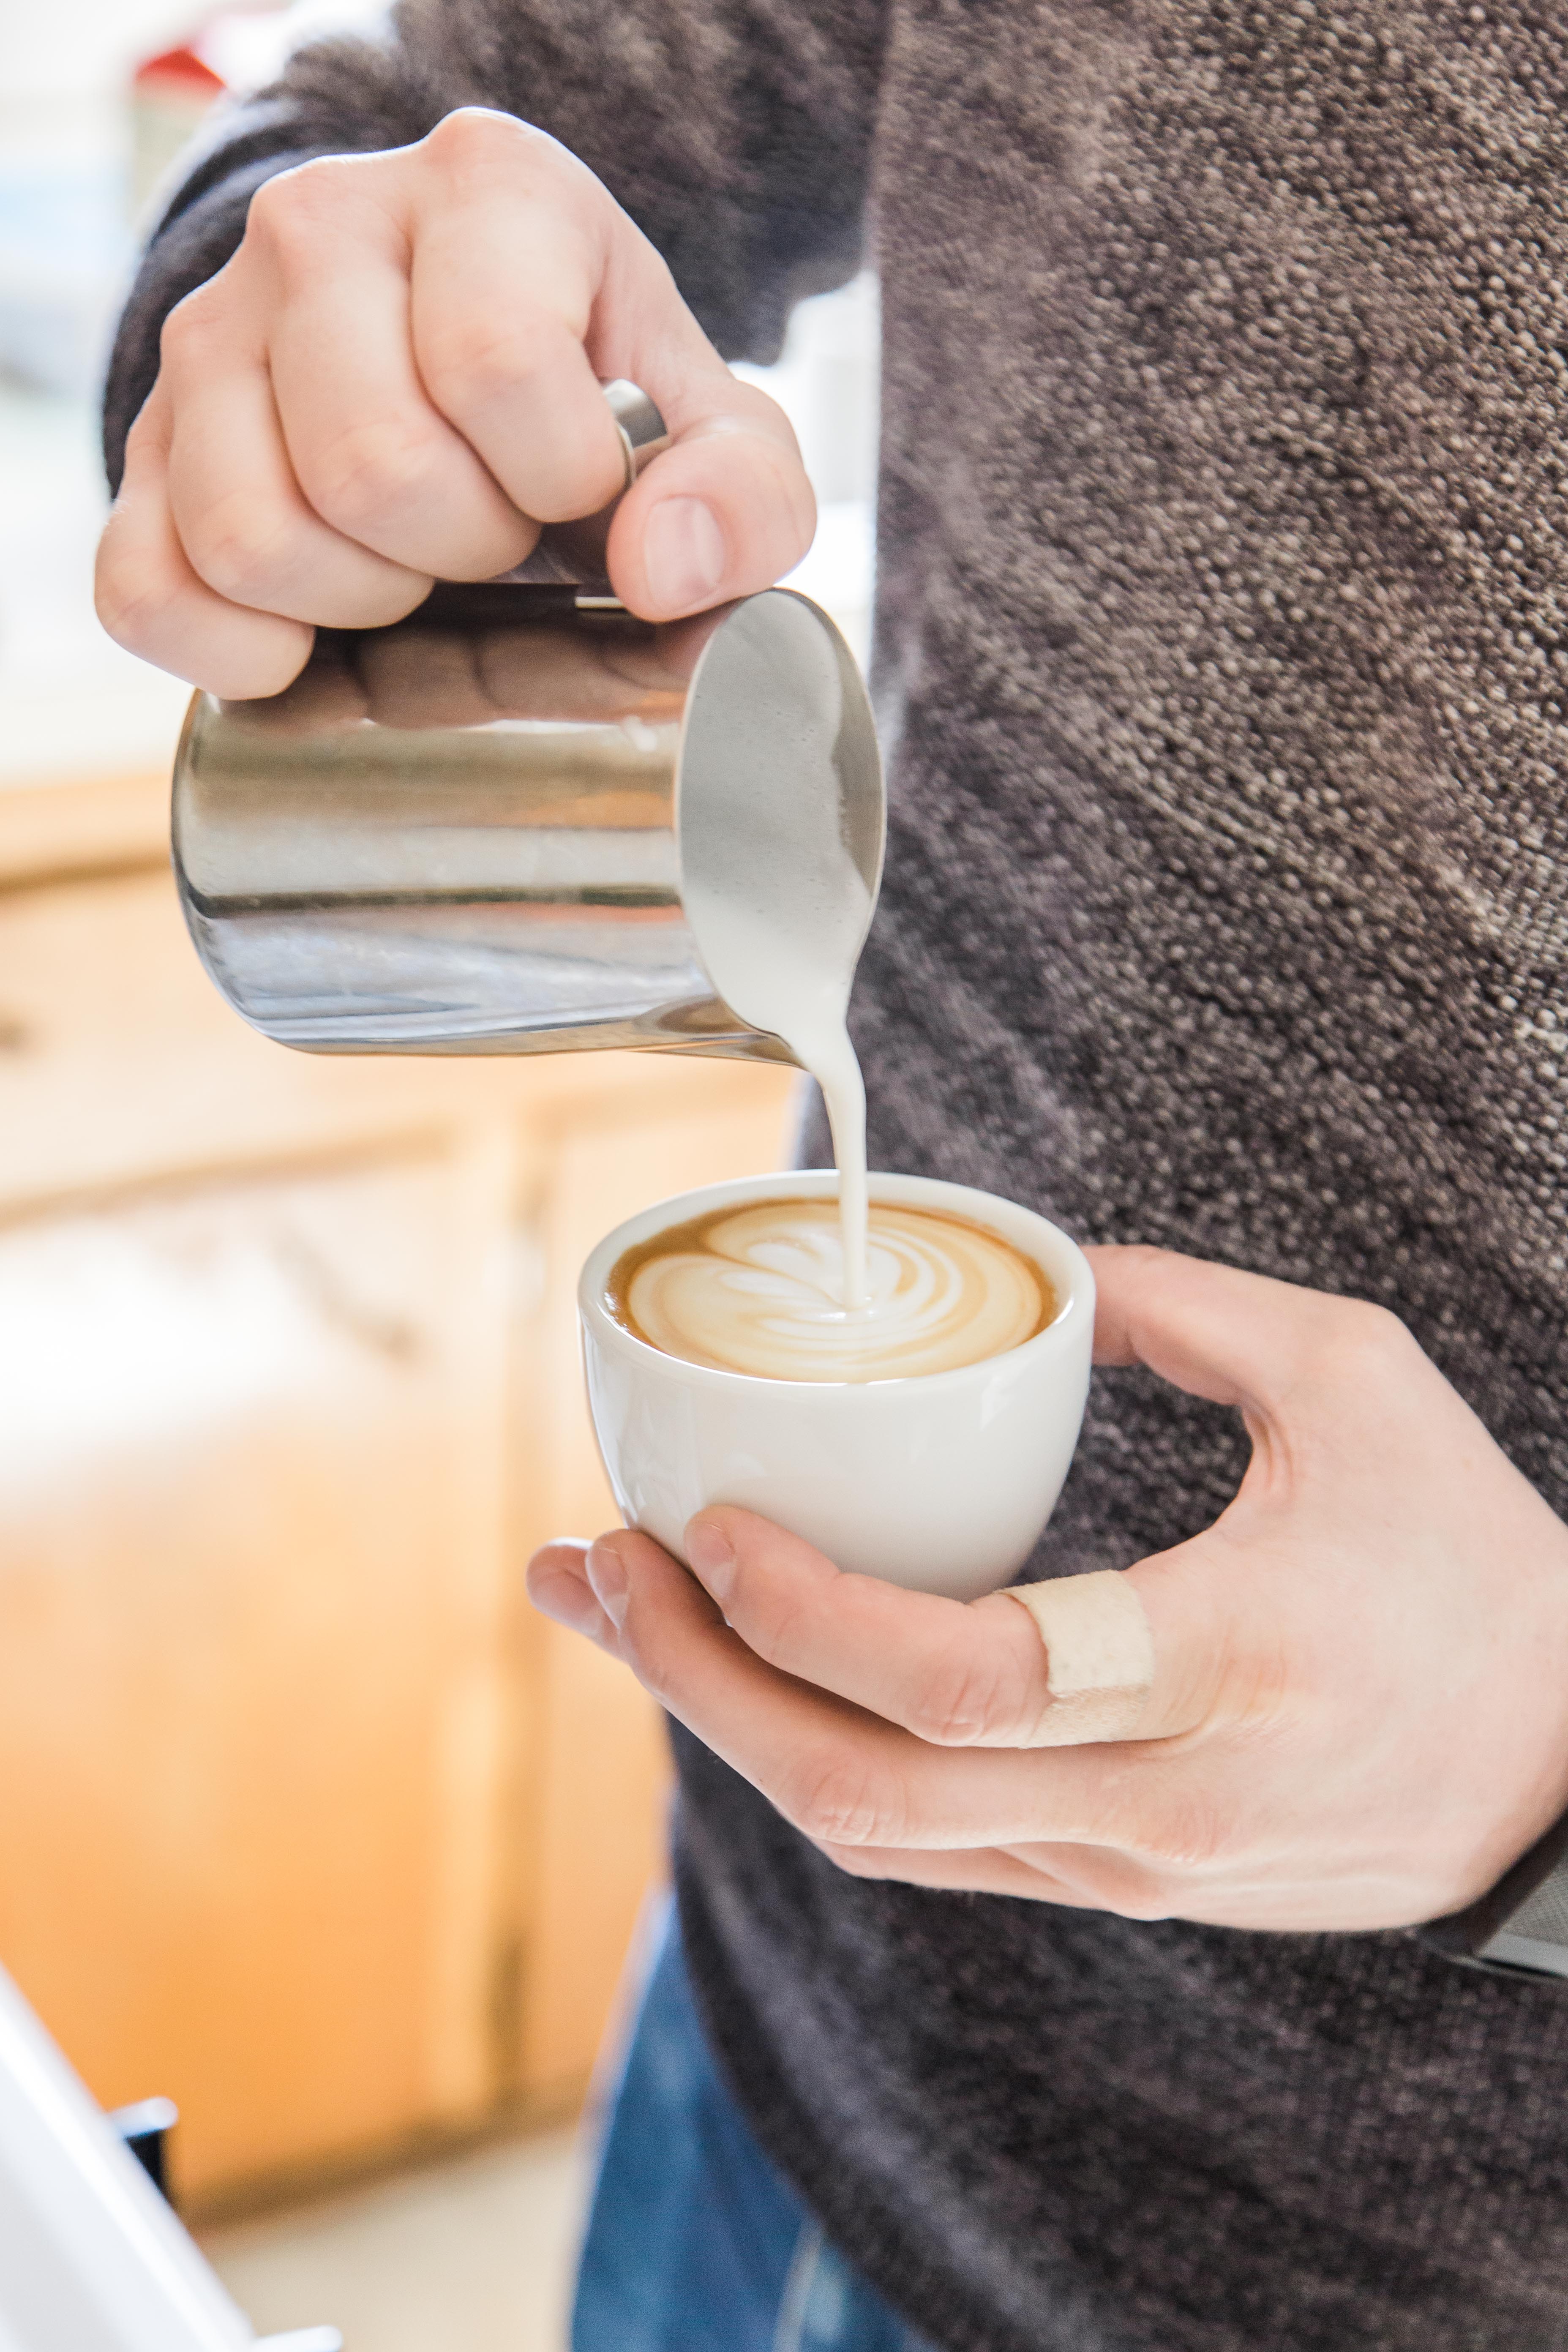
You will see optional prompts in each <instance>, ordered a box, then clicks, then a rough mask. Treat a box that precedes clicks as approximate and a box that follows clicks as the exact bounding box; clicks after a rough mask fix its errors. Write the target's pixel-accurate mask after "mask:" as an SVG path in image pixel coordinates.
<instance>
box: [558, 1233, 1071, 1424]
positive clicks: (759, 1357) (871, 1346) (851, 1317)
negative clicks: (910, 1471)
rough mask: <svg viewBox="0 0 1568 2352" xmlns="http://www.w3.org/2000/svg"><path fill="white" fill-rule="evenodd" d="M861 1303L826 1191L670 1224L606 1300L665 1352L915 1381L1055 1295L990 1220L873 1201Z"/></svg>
mask: <svg viewBox="0 0 1568 2352" xmlns="http://www.w3.org/2000/svg"><path fill="white" fill-rule="evenodd" d="M866 1279H867V1303H866V1304H865V1305H864V1306H863V1307H856V1308H847V1307H845V1305H844V1239H843V1229H842V1226H841V1224H840V1221H839V1215H838V1208H837V1202H834V1201H832V1200H807V1201H801V1200H782V1201H759V1202H752V1203H751V1204H750V1205H749V1206H747V1207H744V1208H738V1209H721V1210H718V1211H715V1212H714V1213H712V1214H711V1215H710V1216H707V1217H701V1218H698V1219H696V1220H695V1221H694V1222H693V1223H690V1224H687V1225H678V1226H672V1227H670V1228H669V1229H668V1231H667V1232H665V1233H662V1234H657V1235H656V1236H655V1237H654V1238H653V1240H652V1241H650V1242H644V1243H641V1244H638V1246H637V1248H636V1249H632V1250H628V1251H627V1253H626V1256H625V1257H623V1258H622V1259H621V1260H620V1262H619V1263H618V1265H616V1267H615V1268H614V1270H613V1272H612V1273H611V1276H610V1279H609V1283H608V1286H607V1293H606V1300H605V1303H606V1305H607V1306H608V1307H609V1309H610V1312H611V1313H612V1314H613V1315H614V1316H615V1318H616V1321H617V1322H618V1323H621V1324H623V1325H624V1326H625V1327H626V1328H627V1329H628V1330H630V1331H631V1332H632V1333H633V1334H634V1335H635V1336H636V1337H637V1339H644V1340H646V1341H647V1343H648V1345H649V1346H650V1347H654V1348H658V1349H660V1350H661V1351H662V1352H663V1353H664V1354H665V1355H668V1356H679V1357H682V1358H683V1359H684V1360H686V1361H687V1362H688V1363H693V1364H706V1365H708V1366H710V1368H712V1369H713V1370H719V1371H726V1372H745V1373H750V1374H751V1375H752V1376H753V1377H755V1378H757V1379H762V1380H774V1381H781V1380H782V1381H883V1380H908V1379H910V1378H911V1377H912V1376H913V1375H915V1374H917V1373H921V1372H949V1371H955V1370H957V1369H958V1368H959V1366H960V1365H963V1364H973V1363H977V1362H979V1361H980V1360H981V1359H982V1358H983V1357H986V1356H999V1355H1002V1354H1004V1353H1005V1351H1006V1350H1007V1349H1009V1348H1017V1347H1021V1346H1022V1345H1023V1343H1024V1341H1025V1340H1026V1339H1033V1337H1034V1335H1035V1333H1036V1332H1037V1331H1040V1330H1043V1329H1044V1328H1045V1327H1046V1325H1047V1323H1049V1322H1050V1321H1051V1320H1052V1319H1053V1318H1054V1317H1055V1315H1056V1312H1057V1301H1056V1299H1055V1297H1053V1295H1052V1293H1051V1290H1050V1287H1049V1285H1048V1284H1047V1281H1046V1278H1045V1276H1044V1275H1043V1274H1042V1273H1041V1272H1040V1271H1039V1269H1038V1267H1037V1266H1036V1265H1033V1264H1032V1262H1031V1261H1030V1260H1029V1259H1028V1258H1026V1257H1025V1256H1023V1255H1022V1254H1021V1253H1020V1252H1019V1251H1017V1250H1016V1249H1014V1248H1013V1247H1012V1245H1011V1244H1009V1243H1007V1242H1005V1241H1004V1240H1003V1239H1002V1237H1001V1235H1000V1234H994V1233H989V1232H987V1231H986V1229H985V1228H984V1226H982V1225H972V1224H970V1223H967V1222H965V1221H964V1220H963V1219H961V1218H957V1217H946V1216H942V1215H940V1214H938V1213H933V1212H931V1211H928V1210H921V1209H901V1208H895V1207H892V1206H889V1205H883V1204H880V1203H878V1202H872V1204H871V1211H870V1227H869V1235H868V1251H867V1263H866Z"/></svg>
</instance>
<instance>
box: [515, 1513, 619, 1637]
mask: <svg viewBox="0 0 1568 2352" xmlns="http://www.w3.org/2000/svg"><path fill="white" fill-rule="evenodd" d="M587 1551H588V1547H587V1545H586V1544H585V1543H579V1542H576V1541H574V1540H571V1539H563V1541H561V1542H559V1543H552V1544H545V1545H544V1546H543V1547H542V1549H541V1550H539V1551H536V1552H535V1553H534V1555H533V1558H532V1559H531V1560H530V1561H529V1563H528V1597H529V1599H530V1600H531V1601H532V1603H533V1605H534V1607H535V1608H536V1609H537V1610H539V1611H541V1612H542V1614H543V1615H544V1616H546V1617H552V1618H553V1619H554V1621H555V1622H556V1623H557V1624H558V1625H569V1626H570V1627H571V1629H572V1631H573V1633H584V1634H586V1636H587V1638H588V1640H589V1641H590V1642H597V1643H600V1644H601V1645H602V1646H603V1647H605V1648H610V1647H613V1645H614V1643H615V1636H616V1629H615V1627H614V1625H612V1623H611V1622H610V1620H609V1619H608V1617H607V1616H606V1615H605V1612H604V1611H603V1610H602V1609H601V1608H600V1606H599V1603H598V1601H596V1600H595V1597H594V1591H593V1587H592V1586H591V1585H590V1584H589V1582H588V1578H587V1572H586V1569H585V1566H584V1562H585V1560H586V1558H587Z"/></svg>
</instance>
